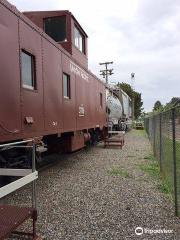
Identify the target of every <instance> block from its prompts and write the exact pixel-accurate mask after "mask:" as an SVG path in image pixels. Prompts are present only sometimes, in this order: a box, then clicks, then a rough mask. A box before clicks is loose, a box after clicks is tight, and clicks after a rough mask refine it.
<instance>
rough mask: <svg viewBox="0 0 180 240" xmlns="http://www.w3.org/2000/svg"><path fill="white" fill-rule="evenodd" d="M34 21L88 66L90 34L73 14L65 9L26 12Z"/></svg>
mask: <svg viewBox="0 0 180 240" xmlns="http://www.w3.org/2000/svg"><path fill="white" fill-rule="evenodd" d="M23 14H24V15H25V16H26V17H28V18H29V19H30V20H31V21H32V22H34V23H35V24H36V25H37V26H38V27H39V28H41V29H43V31H44V32H45V33H46V34H47V35H48V36H49V37H51V38H52V39H53V40H54V41H55V42H56V43H57V44H59V45H61V46H62V47H63V48H64V49H65V50H66V51H67V52H69V53H70V54H71V55H72V56H73V57H74V58H75V59H77V60H78V62H79V63H81V64H82V66H84V67H86V68H88V58H87V55H88V49H87V39H88V36H87V34H86V33H85V31H84V30H83V28H82V27H81V25H80V24H79V23H78V21H77V20H76V19H75V17H74V16H73V15H72V13H71V12H69V11H67V10H65V11H42V12H24V13H23Z"/></svg>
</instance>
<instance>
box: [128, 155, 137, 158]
mask: <svg viewBox="0 0 180 240" xmlns="http://www.w3.org/2000/svg"><path fill="white" fill-rule="evenodd" d="M127 157H129V158H132V157H136V156H134V155H128V156H127Z"/></svg>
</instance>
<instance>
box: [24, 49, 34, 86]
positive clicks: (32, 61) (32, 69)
mask: <svg viewBox="0 0 180 240" xmlns="http://www.w3.org/2000/svg"><path fill="white" fill-rule="evenodd" d="M22 53H24V54H26V55H28V56H30V57H31V66H32V68H31V76H32V79H31V80H32V86H29V85H27V84H24V83H23V60H22ZM21 76H22V87H23V88H24V89H27V90H32V91H36V90H37V89H36V56H35V55H34V54H33V53H31V52H30V51H28V50H27V49H25V48H21Z"/></svg>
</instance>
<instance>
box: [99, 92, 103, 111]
mask: <svg viewBox="0 0 180 240" xmlns="http://www.w3.org/2000/svg"><path fill="white" fill-rule="evenodd" d="M99 107H100V108H103V94H102V92H100V93H99Z"/></svg>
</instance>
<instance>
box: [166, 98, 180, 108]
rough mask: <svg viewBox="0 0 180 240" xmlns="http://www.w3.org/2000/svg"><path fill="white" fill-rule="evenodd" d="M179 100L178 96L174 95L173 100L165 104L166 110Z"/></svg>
mask: <svg viewBox="0 0 180 240" xmlns="http://www.w3.org/2000/svg"><path fill="white" fill-rule="evenodd" d="M178 100H179V98H178V97H173V98H171V101H170V102H168V103H166V105H165V107H164V110H168V109H170V108H172V107H173V105H174V104H175V103H176V102H177V101H178Z"/></svg>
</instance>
